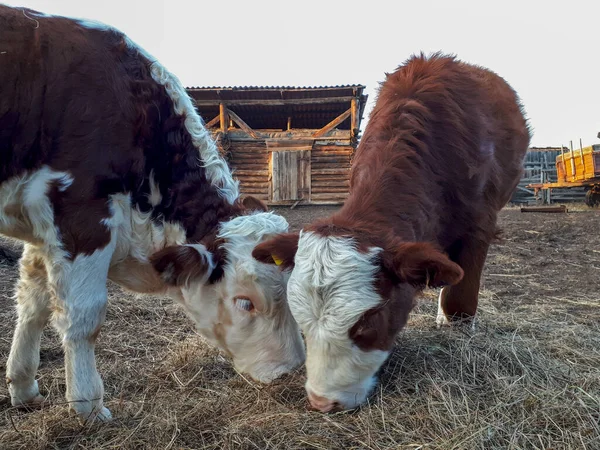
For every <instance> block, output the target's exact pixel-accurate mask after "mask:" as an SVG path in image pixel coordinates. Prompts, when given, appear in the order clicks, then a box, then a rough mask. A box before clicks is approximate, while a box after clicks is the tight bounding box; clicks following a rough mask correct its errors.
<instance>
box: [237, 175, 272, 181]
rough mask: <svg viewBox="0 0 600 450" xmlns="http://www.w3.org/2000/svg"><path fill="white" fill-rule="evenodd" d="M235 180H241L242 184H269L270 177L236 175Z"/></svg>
mask: <svg viewBox="0 0 600 450" xmlns="http://www.w3.org/2000/svg"><path fill="white" fill-rule="evenodd" d="M234 176H235V178H237V179H238V180H240V183H252V182H265V183H266V182H268V181H269V177H268V176H253V175H237V174H234Z"/></svg>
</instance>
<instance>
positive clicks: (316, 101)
mask: <svg viewBox="0 0 600 450" xmlns="http://www.w3.org/2000/svg"><path fill="white" fill-rule="evenodd" d="M353 98H355V97H351V96H346V97H329V98H296V99H285V100H284V99H281V100H278V99H268V100H267V99H265V100H194V102H195V103H196V105H197V106H216V105H219V104H221V103H223V104H225V105H227V106H235V105H237V106H261V105H264V106H285V105H323V104H327V103H348V102H350V101H352V99H353Z"/></svg>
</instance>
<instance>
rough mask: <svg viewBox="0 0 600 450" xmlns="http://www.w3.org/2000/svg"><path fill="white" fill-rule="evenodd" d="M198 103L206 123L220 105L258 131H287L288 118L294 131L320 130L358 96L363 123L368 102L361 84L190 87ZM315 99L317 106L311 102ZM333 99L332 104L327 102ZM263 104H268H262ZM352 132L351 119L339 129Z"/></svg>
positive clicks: (190, 92)
mask: <svg viewBox="0 0 600 450" xmlns="http://www.w3.org/2000/svg"><path fill="white" fill-rule="evenodd" d="M186 89H187V90H188V93H189V94H190V95H191V97H192V98H193V99H194V100H195V101H196V107H197V109H198V112H199V113H200V115H201V116H202V117H203V118H204V119H205V120H207V121H208V120H211V119H212V118H213V117H215V116H216V115H218V114H219V106H218V105H219V103H221V102H223V103H226V104H227V107H228V108H229V109H231V110H232V111H233V112H235V113H236V114H238V115H239V116H240V117H241V118H242V120H244V121H245V122H246V123H247V124H248V126H250V127H251V128H255V129H285V127H286V126H287V118H288V117H292V128H310V129H319V128H322V127H323V126H325V125H326V124H328V123H329V122H330V121H331V120H333V119H335V118H336V117H337V116H339V115H340V114H342V113H344V112H345V111H346V110H347V109H348V108H350V99H351V98H352V97H357V98H358V100H359V104H360V109H359V120H360V119H362V115H363V113H364V109H365V106H366V103H367V96H366V95H364V94H363V91H364V89H365V86H363V85H360V84H350V85H337V86H309V87H299V86H230V87H188V88H186ZM313 99H314V100H315V102H314V103H313V102H312V101H311V100H313ZM327 99H331V100H330V101H325V102H324V101H323V100H327ZM261 102H264V104H262V103H261ZM338 128H339V129H346V130H347V129H349V128H350V120H349V119H347V120H346V121H344V122H343V123H342V124H340V125H339V126H338Z"/></svg>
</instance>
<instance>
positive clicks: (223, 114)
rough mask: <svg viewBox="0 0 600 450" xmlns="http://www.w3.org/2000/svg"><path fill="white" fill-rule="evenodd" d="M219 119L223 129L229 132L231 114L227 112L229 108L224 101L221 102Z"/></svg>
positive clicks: (224, 131)
mask: <svg viewBox="0 0 600 450" xmlns="http://www.w3.org/2000/svg"><path fill="white" fill-rule="evenodd" d="M219 121H220V124H221V131H222V132H223V133H227V129H228V128H229V114H227V108H226V107H225V105H224V104H223V103H219Z"/></svg>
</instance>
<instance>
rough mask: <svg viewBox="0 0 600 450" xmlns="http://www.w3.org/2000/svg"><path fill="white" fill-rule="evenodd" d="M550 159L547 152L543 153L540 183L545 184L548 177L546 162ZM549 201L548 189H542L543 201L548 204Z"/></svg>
mask: <svg viewBox="0 0 600 450" xmlns="http://www.w3.org/2000/svg"><path fill="white" fill-rule="evenodd" d="M547 161H548V155H547V154H546V152H543V153H542V161H541V163H542V164H541V170H540V183H541V184H544V182H545V181H546V180H545V177H546V163H547ZM547 202H548V189H544V190H543V191H542V203H544V204H546V203H547Z"/></svg>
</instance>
